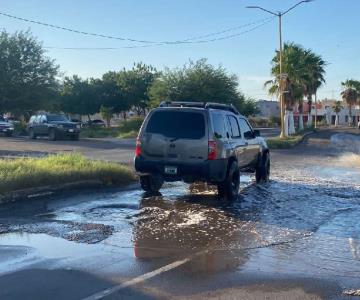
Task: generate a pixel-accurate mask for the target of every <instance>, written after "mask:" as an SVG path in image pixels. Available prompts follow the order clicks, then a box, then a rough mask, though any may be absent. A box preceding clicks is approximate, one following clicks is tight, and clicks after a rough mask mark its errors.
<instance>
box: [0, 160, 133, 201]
mask: <svg viewBox="0 0 360 300" xmlns="http://www.w3.org/2000/svg"><path fill="white" fill-rule="evenodd" d="M134 179H135V177H134V174H133V172H132V171H131V170H130V168H129V167H127V166H124V165H121V164H118V163H112V162H104V161H94V160H90V159H87V158H85V157H84V156H82V155H81V154H77V153H73V154H59V155H50V156H47V157H44V158H16V159H0V199H1V198H4V195H7V194H9V193H13V194H14V193H15V194H16V193H20V194H21V195H22V196H24V195H25V194H26V193H28V196H29V195H31V194H36V193H38V192H40V193H44V192H47V191H52V190H54V189H55V190H58V189H59V188H60V189H61V187H64V189H65V188H71V187H76V186H79V185H84V184H85V185H86V186H87V187H88V186H91V185H92V184H93V183H94V184H95V185H97V186H98V185H119V186H120V185H126V184H129V183H131V182H132V181H134ZM31 191H32V192H31Z"/></svg>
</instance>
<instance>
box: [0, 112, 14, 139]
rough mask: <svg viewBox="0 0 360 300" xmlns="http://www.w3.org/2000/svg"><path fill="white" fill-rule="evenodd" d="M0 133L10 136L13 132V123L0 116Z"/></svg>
mask: <svg viewBox="0 0 360 300" xmlns="http://www.w3.org/2000/svg"><path fill="white" fill-rule="evenodd" d="M0 133H1V134H3V135H6V136H12V135H13V133H14V124H12V123H10V122H8V121H6V120H5V119H4V118H3V117H1V116H0Z"/></svg>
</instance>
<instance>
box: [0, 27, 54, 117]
mask: <svg viewBox="0 0 360 300" xmlns="http://www.w3.org/2000/svg"><path fill="white" fill-rule="evenodd" d="M57 74H58V66H57V65H56V64H55V62H54V60H52V59H50V58H48V57H47V56H46V55H45V50H44V49H43V48H42V45H41V44H40V43H39V42H38V41H37V40H36V39H35V38H34V37H33V36H32V35H31V34H30V32H29V31H26V32H23V31H20V32H16V33H14V34H12V35H11V34H9V33H7V32H5V31H2V32H0V110H1V112H2V113H3V112H11V113H14V114H22V115H24V116H25V117H29V115H30V114H31V113H32V112H33V111H36V110H39V109H46V108H47V107H49V105H50V104H51V100H53V99H54V98H55V97H56V95H57V92H58V82H57V80H56V76H57Z"/></svg>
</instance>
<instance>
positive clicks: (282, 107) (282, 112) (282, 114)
mask: <svg viewBox="0 0 360 300" xmlns="http://www.w3.org/2000/svg"><path fill="white" fill-rule="evenodd" d="M312 1H314V0H303V1H300V2H298V3H296V4H295V5H293V6H292V7H290V8H289V9H287V10H286V11H284V12H273V11H271V10H268V9H265V8H263V7H260V6H247V7H246V8H255V9H260V10H263V11H265V12H267V13H269V14H272V15H274V16H276V17H278V18H279V42H280V45H279V67H280V74H279V94H280V99H279V100H280V119H281V120H280V121H281V133H280V137H285V101H284V91H283V79H284V78H283V77H284V74H283V73H282V72H283V65H282V62H283V61H282V59H283V42H282V16H283V15H285V14H287V13H288V12H289V11H291V10H293V9H294V8H295V7H297V6H298V5H300V4H302V3H308V2H312Z"/></svg>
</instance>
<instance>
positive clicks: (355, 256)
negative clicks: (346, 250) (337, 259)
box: [349, 238, 360, 260]
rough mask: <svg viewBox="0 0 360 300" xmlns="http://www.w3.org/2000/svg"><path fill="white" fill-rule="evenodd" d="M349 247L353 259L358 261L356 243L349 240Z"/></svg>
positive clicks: (358, 254)
mask: <svg viewBox="0 0 360 300" xmlns="http://www.w3.org/2000/svg"><path fill="white" fill-rule="evenodd" d="M349 246H350V250H351V253H352V256H353V257H354V259H357V260H360V247H359V244H358V241H357V240H355V239H353V238H349Z"/></svg>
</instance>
